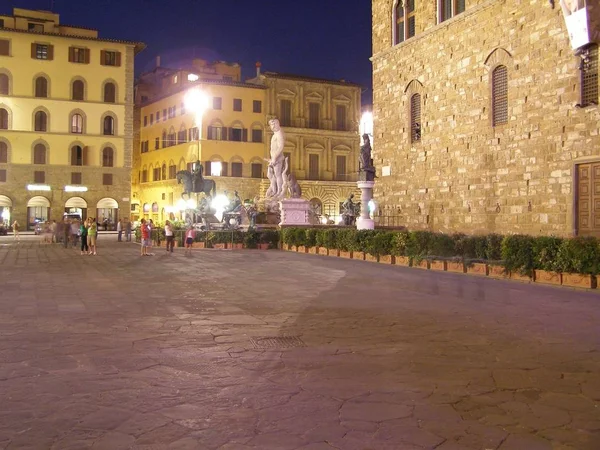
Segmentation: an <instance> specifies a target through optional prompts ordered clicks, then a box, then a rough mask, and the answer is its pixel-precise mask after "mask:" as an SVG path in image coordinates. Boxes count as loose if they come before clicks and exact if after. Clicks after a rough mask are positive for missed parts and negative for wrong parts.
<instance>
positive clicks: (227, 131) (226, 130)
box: [223, 127, 229, 141]
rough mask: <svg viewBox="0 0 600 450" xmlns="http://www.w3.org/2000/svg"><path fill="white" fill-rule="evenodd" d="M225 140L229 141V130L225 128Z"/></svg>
mask: <svg viewBox="0 0 600 450" xmlns="http://www.w3.org/2000/svg"><path fill="white" fill-rule="evenodd" d="M223 140H224V141H228V140H229V128H227V127H223Z"/></svg>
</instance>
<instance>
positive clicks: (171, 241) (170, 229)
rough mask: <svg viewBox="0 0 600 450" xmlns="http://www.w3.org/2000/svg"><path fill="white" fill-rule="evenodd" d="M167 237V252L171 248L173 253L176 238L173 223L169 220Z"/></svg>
mask: <svg viewBox="0 0 600 450" xmlns="http://www.w3.org/2000/svg"><path fill="white" fill-rule="evenodd" d="M165 238H166V239H167V253H168V252H169V249H170V251H171V253H173V247H174V246H175V239H174V236H173V225H171V222H169V221H168V220H167V222H166V223H165Z"/></svg>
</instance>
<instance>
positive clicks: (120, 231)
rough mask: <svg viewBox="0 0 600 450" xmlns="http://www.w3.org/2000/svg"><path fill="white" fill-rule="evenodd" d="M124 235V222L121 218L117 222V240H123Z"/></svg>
mask: <svg viewBox="0 0 600 450" xmlns="http://www.w3.org/2000/svg"><path fill="white" fill-rule="evenodd" d="M122 237H123V224H122V223H121V219H119V222H118V223H117V242H121V238H122Z"/></svg>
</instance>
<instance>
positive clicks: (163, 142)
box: [162, 131, 167, 148]
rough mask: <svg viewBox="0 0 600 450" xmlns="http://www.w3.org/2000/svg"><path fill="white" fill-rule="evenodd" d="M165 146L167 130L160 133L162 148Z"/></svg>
mask: <svg viewBox="0 0 600 450" xmlns="http://www.w3.org/2000/svg"><path fill="white" fill-rule="evenodd" d="M165 147H167V132H166V131H163V133H162V148H165Z"/></svg>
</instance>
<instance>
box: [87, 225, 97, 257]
mask: <svg viewBox="0 0 600 450" xmlns="http://www.w3.org/2000/svg"><path fill="white" fill-rule="evenodd" d="M97 238H98V225H97V224H96V219H92V223H91V224H90V226H89V228H88V247H89V248H90V251H89V253H88V254H89V255H96V254H97V253H96V240H97Z"/></svg>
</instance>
